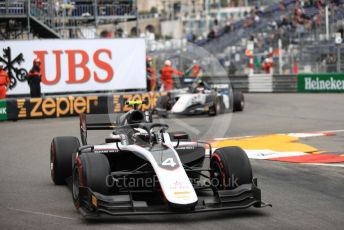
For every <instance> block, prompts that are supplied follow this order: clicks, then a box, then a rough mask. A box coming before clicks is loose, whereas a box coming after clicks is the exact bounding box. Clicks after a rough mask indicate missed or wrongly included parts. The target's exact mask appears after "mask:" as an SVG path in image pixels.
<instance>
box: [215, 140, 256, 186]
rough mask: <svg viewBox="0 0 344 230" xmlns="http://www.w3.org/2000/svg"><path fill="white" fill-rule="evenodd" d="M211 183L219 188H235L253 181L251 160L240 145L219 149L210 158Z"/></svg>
mask: <svg viewBox="0 0 344 230" xmlns="http://www.w3.org/2000/svg"><path fill="white" fill-rule="evenodd" d="M210 169H211V170H212V171H211V174H210V178H211V183H212V185H213V186H214V187H216V188H217V189H219V190H227V189H234V188H236V187H238V186H240V185H243V184H250V183H252V168H251V164H250V161H249V159H248V157H247V155H246V153H245V152H244V150H242V149H241V148H239V147H234V146H233V147H224V148H219V149H217V150H216V151H215V152H214V153H213V154H212V157H211V159H210Z"/></svg>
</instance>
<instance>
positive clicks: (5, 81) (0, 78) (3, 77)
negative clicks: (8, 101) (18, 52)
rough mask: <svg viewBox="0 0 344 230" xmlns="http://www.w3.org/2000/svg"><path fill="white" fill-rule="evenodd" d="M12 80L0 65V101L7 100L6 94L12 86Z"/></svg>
mask: <svg viewBox="0 0 344 230" xmlns="http://www.w3.org/2000/svg"><path fill="white" fill-rule="evenodd" d="M10 82H11V81H10V78H9V77H8V73H7V71H6V70H4V66H3V64H2V63H0V99H5V98H6V92H7V90H8V87H9V85H10Z"/></svg>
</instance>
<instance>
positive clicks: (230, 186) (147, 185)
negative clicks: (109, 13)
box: [50, 102, 268, 218]
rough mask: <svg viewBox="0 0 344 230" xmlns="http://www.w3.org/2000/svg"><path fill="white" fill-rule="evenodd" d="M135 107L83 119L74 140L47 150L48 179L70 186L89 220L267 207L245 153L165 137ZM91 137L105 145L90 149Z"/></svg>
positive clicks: (56, 141)
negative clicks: (99, 133) (100, 135)
mask: <svg viewBox="0 0 344 230" xmlns="http://www.w3.org/2000/svg"><path fill="white" fill-rule="evenodd" d="M140 103H141V102H129V104H131V105H133V106H134V107H135V108H134V109H133V110H131V111H129V112H128V113H126V114H124V115H121V116H118V117H115V116H112V115H108V114H107V115H84V114H83V115H81V116H80V133H81V143H82V144H80V143H79V139H78V138H77V137H71V136H63V137H55V138H53V140H52V143H51V152H50V167H51V178H52V180H53V182H54V183H55V184H56V185H64V184H68V185H69V186H70V187H71V188H72V196H73V201H74V204H75V207H76V209H78V210H79V211H80V213H81V214H82V215H83V216H84V217H86V218H97V217H101V216H106V215H113V216H120V215H142V214H173V213H191V212H206V211H221V210H229V209H242V208H248V207H251V206H254V207H257V208H260V207H264V206H267V205H268V204H265V203H263V202H262V201H261V190H260V189H259V188H258V187H257V179H255V178H253V175H252V169H251V165H250V161H249V159H248V157H247V155H246V154H245V152H244V151H243V150H242V149H241V148H239V147H235V146H231V147H225V148H219V149H216V150H215V151H212V147H211V145H210V144H209V143H206V142H203V141H196V142H190V138H189V136H188V135H187V134H186V133H184V132H174V133H171V132H168V131H167V129H168V126H167V125H165V124H160V123H153V122H152V119H151V114H149V113H148V112H145V113H143V112H141V111H138V110H137V109H136V106H137V105H138V104H140ZM88 130H109V132H110V135H109V136H108V137H106V138H105V141H104V143H100V144H89V143H88V142H87V131H88Z"/></svg>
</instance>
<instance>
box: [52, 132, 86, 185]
mask: <svg viewBox="0 0 344 230" xmlns="http://www.w3.org/2000/svg"><path fill="white" fill-rule="evenodd" d="M79 147H80V143H79V139H78V138H76V137H68V136H67V137H55V138H54V139H53V140H52V142H51V146H50V172H51V179H52V180H53V182H54V183H55V184H56V185H61V184H65V183H66V181H65V180H66V178H67V177H70V176H72V158H73V157H72V155H73V153H75V152H77V151H78V148H79Z"/></svg>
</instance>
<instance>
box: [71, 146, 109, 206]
mask: <svg viewBox="0 0 344 230" xmlns="http://www.w3.org/2000/svg"><path fill="white" fill-rule="evenodd" d="M110 173H111V168H110V164H109V160H108V159H107V157H106V156H105V155H102V154H95V153H93V152H90V153H83V154H81V155H80V156H79V157H78V158H76V160H75V165H74V167H73V192H72V194H73V201H74V204H75V207H76V208H77V209H78V208H79V207H80V196H79V187H80V186H82V187H88V188H90V189H91V190H92V191H93V192H98V193H100V194H102V195H108V194H109V193H110V189H111V188H110V185H111V183H110V182H111V181H109V178H108V176H109V175H110ZM108 182H109V183H108Z"/></svg>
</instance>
